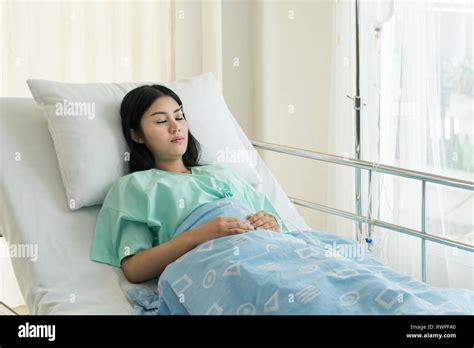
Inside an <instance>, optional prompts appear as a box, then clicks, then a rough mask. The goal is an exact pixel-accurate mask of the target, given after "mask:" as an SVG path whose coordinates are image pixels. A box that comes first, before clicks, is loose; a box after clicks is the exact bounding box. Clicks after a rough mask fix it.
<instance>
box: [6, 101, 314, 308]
mask: <svg viewBox="0 0 474 348" xmlns="http://www.w3.org/2000/svg"><path fill="white" fill-rule="evenodd" d="M0 111H1V112H0V115H1V116H0V117H1V119H0V126H1V127H0V141H1V162H0V163H1V171H0V178H1V181H0V228H1V230H0V234H2V235H3V236H4V237H5V238H6V240H7V241H8V242H10V243H11V244H12V245H33V244H35V245H37V246H38V257H37V260H36V261H31V260H30V259H29V258H26V257H13V258H11V261H12V265H13V269H14V272H15V275H16V278H17V281H18V283H19V287H20V289H21V292H22V294H23V297H24V299H25V301H26V304H27V306H28V308H29V311H30V313H31V314H130V313H131V308H132V307H131V304H130V303H129V301H128V300H127V297H126V296H125V292H126V290H127V289H128V288H129V287H131V284H129V283H128V282H127V281H126V280H125V278H124V277H123V275H122V271H121V270H120V269H118V268H114V267H111V266H108V265H104V264H99V263H96V262H92V261H90V250H91V242H92V234H93V231H94V226H95V221H96V216H97V213H98V211H99V209H100V206H92V207H85V208H81V209H79V210H76V211H70V210H69V209H68V207H67V204H65V194H64V186H63V183H62V180H61V175H60V170H59V167H58V161H57V158H56V156H55V150H54V146H53V142H52V140H51V136H50V134H49V131H48V126H47V121H46V120H45V118H44V117H43V114H42V110H41V109H40V108H39V107H38V106H37V105H36V103H35V101H34V100H33V99H32V98H0ZM233 121H234V124H235V127H236V128H237V131H238V134H239V136H240V137H241V138H242V142H243V143H244V145H245V146H246V147H248V148H251V147H252V145H251V144H250V141H249V140H248V139H247V137H246V136H245V134H244V133H243V131H242V130H241V128H240V126H239V125H238V123H237V122H236V121H235V120H233ZM256 170H257V172H258V174H259V175H260V177H261V178H263V180H262V183H261V185H262V186H261V189H262V190H263V191H264V192H265V193H266V194H267V195H268V197H269V198H270V199H271V200H272V202H273V203H274V205H275V206H276V207H277V209H278V210H279V211H280V212H282V214H283V217H284V219H285V220H286V221H289V222H290V223H291V225H292V226H294V227H295V228H299V229H309V226H308V225H307V224H306V223H305V221H304V219H303V218H302V217H301V216H300V215H299V214H298V212H297V210H296V209H294V208H292V209H290V208H289V205H288V202H289V201H288V197H287V196H286V194H285V193H284V191H283V190H282V188H281V187H280V185H279V184H278V182H277V181H276V179H275V178H274V176H273V175H272V174H271V172H270V171H269V169H268V168H267V166H266V165H265V163H263V161H262V159H261V158H260V157H258V159H257V165H256ZM134 286H136V285H134ZM142 286H145V287H153V286H155V287H156V284H153V282H150V283H148V284H143V285H142Z"/></svg>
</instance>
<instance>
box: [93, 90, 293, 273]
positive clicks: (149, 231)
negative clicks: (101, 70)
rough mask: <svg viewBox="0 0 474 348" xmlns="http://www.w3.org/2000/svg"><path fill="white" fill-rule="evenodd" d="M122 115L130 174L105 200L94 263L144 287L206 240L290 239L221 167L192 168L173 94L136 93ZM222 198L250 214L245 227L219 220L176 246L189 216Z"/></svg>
mask: <svg viewBox="0 0 474 348" xmlns="http://www.w3.org/2000/svg"><path fill="white" fill-rule="evenodd" d="M120 114H121V117H122V128H123V132H124V136H125V138H126V140H127V143H128V146H129V148H130V152H131V153H130V162H129V166H130V168H129V169H130V173H131V174H130V175H127V176H125V177H123V178H122V179H121V180H119V181H118V182H117V183H116V184H115V185H114V186H113V187H112V188H111V190H110V192H109V193H108V195H107V197H106V199H105V202H104V204H103V207H102V210H101V211H100V214H99V217H98V220H97V226H96V230H95V236H94V243H93V251H92V259H93V260H94V261H99V262H103V263H108V264H111V265H114V266H121V267H122V270H123V273H124V274H125V276H126V278H127V279H128V280H129V281H130V282H143V281H146V280H148V279H152V278H156V277H158V276H159V275H160V274H161V273H162V272H163V270H164V269H165V267H166V266H167V265H168V264H170V263H171V262H173V261H174V260H176V259H177V258H178V257H180V256H181V255H183V254H184V253H186V252H188V251H189V250H191V249H193V248H194V247H196V246H197V245H199V244H201V243H203V242H206V241H208V240H211V239H215V238H219V237H224V236H228V235H232V234H238V233H245V232H248V231H251V230H254V229H256V228H264V229H269V230H273V231H277V232H279V231H280V229H283V231H288V230H287V228H286V226H285V225H284V224H283V226H281V227H280V224H279V223H278V221H277V218H275V216H278V213H277V212H276V210H275V209H274V208H273V206H272V204H271V203H270V201H269V200H268V199H267V198H266V197H265V196H264V195H262V194H260V193H258V192H257V191H255V190H254V189H253V188H252V186H250V185H249V184H248V183H247V182H245V181H244V180H243V179H241V178H240V177H239V176H238V175H236V174H235V173H233V172H232V171H231V170H229V169H227V168H226V167H225V166H224V165H204V166H200V165H198V164H197V162H198V158H199V151H200V149H199V143H198V142H197V140H196V139H195V138H194V137H193V136H192V134H191V132H189V129H188V124H187V121H186V117H185V115H184V111H183V103H182V102H181V100H180V98H179V97H178V96H177V95H176V94H175V93H174V92H173V91H172V90H170V89H168V88H166V87H164V86H160V85H153V86H142V87H138V88H136V89H134V90H132V91H130V92H129V93H128V94H127V95H126V96H125V98H124V99H123V102H122V106H121V110H120ZM226 197H234V198H236V199H240V200H242V201H243V202H245V203H246V204H248V207H249V208H250V210H251V211H252V212H254V213H253V214H249V216H248V217H247V219H241V218H239V217H224V216H223V217H217V218H215V219H212V220H211V221H208V222H207V223H205V224H203V225H202V226H199V227H197V228H193V229H190V230H189V231H186V233H182V234H180V235H179V236H177V237H176V238H173V235H174V234H175V232H176V230H177V229H178V226H179V225H180V223H182V222H183V221H184V219H185V218H186V217H187V216H188V215H189V214H190V213H191V212H192V211H193V210H194V209H196V208H198V207H200V206H202V205H203V204H206V203H209V202H212V201H216V200H219V199H223V198H226ZM278 219H279V216H278ZM111 224H112V226H111ZM111 241H113V243H111Z"/></svg>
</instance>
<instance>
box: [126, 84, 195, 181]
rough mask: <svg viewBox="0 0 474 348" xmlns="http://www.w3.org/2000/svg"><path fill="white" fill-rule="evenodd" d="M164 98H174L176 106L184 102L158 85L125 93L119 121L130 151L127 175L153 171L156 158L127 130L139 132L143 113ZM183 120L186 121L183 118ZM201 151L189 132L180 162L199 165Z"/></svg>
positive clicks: (193, 165) (190, 165) (187, 165)
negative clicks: (157, 100)
mask: <svg viewBox="0 0 474 348" xmlns="http://www.w3.org/2000/svg"><path fill="white" fill-rule="evenodd" d="M164 96H170V97H171V98H173V99H174V100H175V101H176V103H178V105H179V106H182V105H183V103H182V102H181V99H180V98H179V97H178V95H177V94H176V93H174V92H173V91H172V90H171V89H169V88H167V87H165V86H161V85H144V86H140V87H137V88H135V89H133V90H131V91H130V92H128V93H127V94H126V95H125V97H124V98H123V100H122V104H121V105H120V117H121V119H122V131H123V135H124V137H125V140H126V141H127V144H128V147H129V149H130V161H129V164H128V166H129V172H130V173H133V172H137V171H141V170H148V169H151V168H154V166H155V159H154V156H153V153H152V152H151V151H150V150H149V149H148V148H147V147H146V145H145V144H139V143H137V142H135V141H133V139H132V137H131V135H130V129H133V130H134V131H137V130H140V131H141V125H140V121H141V119H142V117H143V114H144V113H145V111H147V110H148V108H149V107H150V106H151V104H153V102H154V101H155V100H156V99H158V98H160V97H164ZM182 111H183V117H184V119H186V116H185V115H184V110H182ZM200 153H201V148H200V145H199V142H198V141H197V140H196V139H195V138H194V137H193V135H192V134H191V132H190V131H188V146H187V148H186V152H185V153H184V154H183V163H184V165H185V166H186V167H195V166H198V161H199V156H200Z"/></svg>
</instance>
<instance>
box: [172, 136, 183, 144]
mask: <svg viewBox="0 0 474 348" xmlns="http://www.w3.org/2000/svg"><path fill="white" fill-rule="evenodd" d="M183 141H184V137H175V138H173V139H172V140H171V142H172V143H178V144H181V143H182V142H183Z"/></svg>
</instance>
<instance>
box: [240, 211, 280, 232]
mask: <svg viewBox="0 0 474 348" xmlns="http://www.w3.org/2000/svg"><path fill="white" fill-rule="evenodd" d="M247 221H248V222H250V223H251V224H252V225H253V227H255V229H257V228H262V229H266V230H272V231H275V232H280V225H279V224H278V221H277V219H276V218H275V217H274V216H273V215H272V214H270V213H268V212H266V211H264V210H261V211H259V212H257V213H255V214H251V215H249V216H247Z"/></svg>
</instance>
